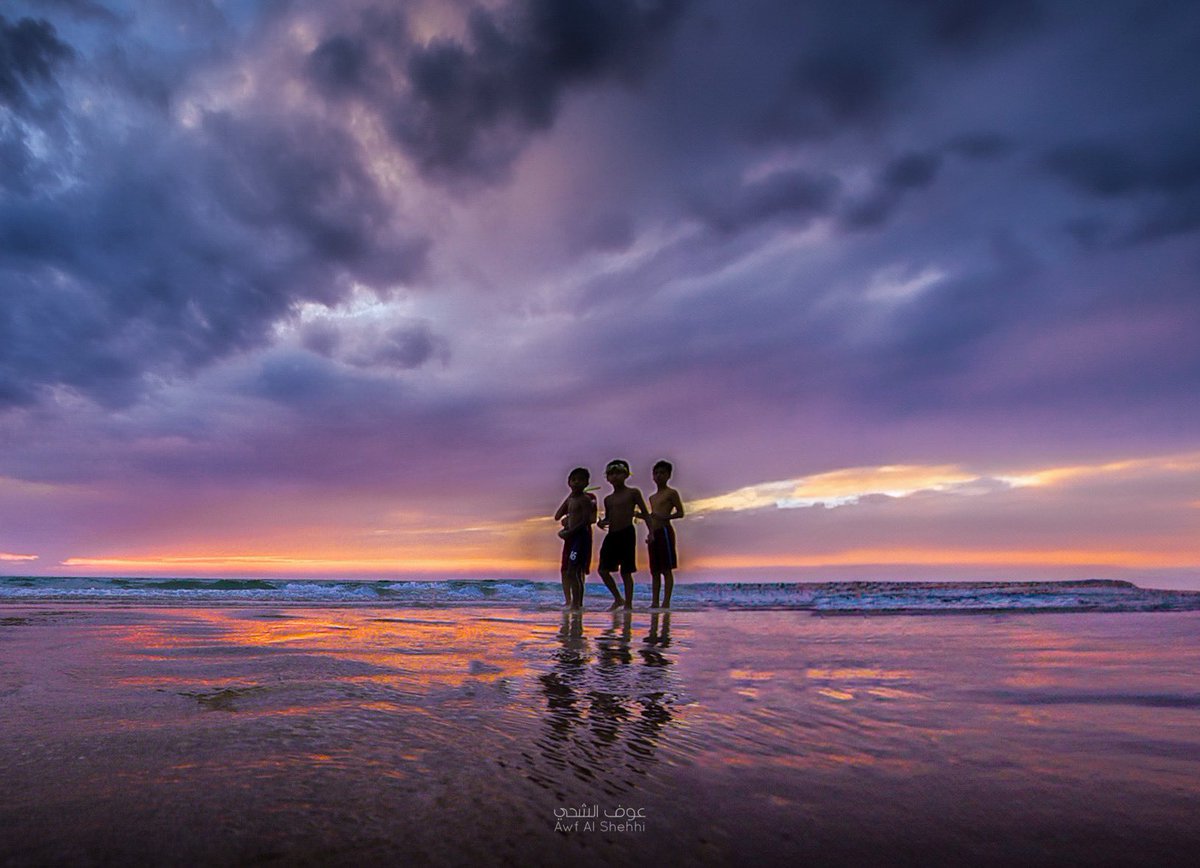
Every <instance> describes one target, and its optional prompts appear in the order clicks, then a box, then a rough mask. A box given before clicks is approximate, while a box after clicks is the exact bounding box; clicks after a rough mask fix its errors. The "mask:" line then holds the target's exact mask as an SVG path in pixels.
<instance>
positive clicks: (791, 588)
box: [0, 576, 1200, 615]
mask: <svg viewBox="0 0 1200 868" xmlns="http://www.w3.org/2000/svg"><path fill="white" fill-rule="evenodd" d="M647 596H648V589H647V588H645V587H642V586H639V588H638V594H637V596H635V604H637V605H638V606H642V605H644V604H646V603H648V602H649V600H648V599H644V597H647ZM586 600H587V602H590V603H593V604H597V605H603V604H605V603H607V601H608V594H607V591H605V589H604V587H603V586H602V585H600V584H599V583H594V582H593V583H589V584H588V588H587V595H586ZM42 601H45V602H49V601H73V602H123V603H130V604H136V603H147V604H177V605H189V604H198V605H210V604H221V603H229V604H252V603H262V604H293V603H294V604H301V603H311V604H323V605H328V604H335V605H361V604H370V605H381V606H396V607H402V606H426V607H453V606H466V605H489V604H498V605H508V606H514V605H515V606H521V607H528V608H557V607H558V606H560V605H561V602H562V587H561V585H560V583H559V582H536V581H526V580H518V579H475V580H452V581H399V580H396V581H350V580H343V581H327V580H317V579H200V578H181V579H136V578H95V577H57V578H44V577H28V576H10V577H4V578H0V602H42ZM672 607H673V608H675V609H681V610H687V609H728V610H740V609H795V610H798V611H809V612H815V613H822V614H831V615H833V614H905V613H911V614H916V613H929V614H938V613H970V612H1150V611H1195V610H1200V592H1197V591H1167V590H1155V589H1149V588H1141V587H1138V586H1137V585H1135V584H1133V583H1131V582H1121V581H1109V580H1090V581H1069V582H957V583H956V582H825V583H809V582H775V583H771V582H764V583H750V582H744V583H743V582H728V583H721V582H707V583H695V584H676V586H675V591H674V598H673V600H672Z"/></svg>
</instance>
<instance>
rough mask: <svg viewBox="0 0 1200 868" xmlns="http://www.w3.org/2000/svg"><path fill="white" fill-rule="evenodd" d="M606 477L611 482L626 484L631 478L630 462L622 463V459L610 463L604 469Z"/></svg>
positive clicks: (615, 459)
mask: <svg viewBox="0 0 1200 868" xmlns="http://www.w3.org/2000/svg"><path fill="white" fill-rule="evenodd" d="M604 477H605V478H606V479H607V480H608V481H609V482H614V481H616V480H620V481H621V482H624V481H625V480H626V479H628V478H629V462H628V461H622V460H621V459H620V458H614V459H613V460H612V461H610V462H608V465H607V466H606V467H605V468H604Z"/></svg>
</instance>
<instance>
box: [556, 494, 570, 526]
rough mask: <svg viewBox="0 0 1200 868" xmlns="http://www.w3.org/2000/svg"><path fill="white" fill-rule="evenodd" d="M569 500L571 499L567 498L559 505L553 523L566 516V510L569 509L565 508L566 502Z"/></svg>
mask: <svg viewBox="0 0 1200 868" xmlns="http://www.w3.org/2000/svg"><path fill="white" fill-rule="evenodd" d="M570 499H571V498H569V497H568V498H567V499H566V500H564V501H563V502H562V505H561V506H559V508H558V511H557V512H555V513H554V520H555V521H558V520H559V519H560V518H562V517H563V516H564V515H566V514H567V510H568V508H569V507H568V506H567V501H569V500H570Z"/></svg>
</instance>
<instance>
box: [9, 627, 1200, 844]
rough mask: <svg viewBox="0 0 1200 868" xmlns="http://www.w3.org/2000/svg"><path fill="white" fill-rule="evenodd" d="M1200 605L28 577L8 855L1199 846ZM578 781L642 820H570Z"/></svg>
mask: <svg viewBox="0 0 1200 868" xmlns="http://www.w3.org/2000/svg"><path fill="white" fill-rule="evenodd" d="M672 618H673V619H674V622H673V623H672ZM1197 635H1200V614H1197V613H1184V614H1177V615H1150V614H1147V615H1139V614H1124V615H1111V616H1109V615H1038V616H1026V617H1003V618H993V617H921V616H916V617H906V618H813V617H808V616H804V615H798V614H797V613H794V612H754V613H741V612H728V611H714V612H678V611H677V612H675V613H674V615H672V614H670V613H657V612H655V613H646V612H641V611H635V612H633V613H632V615H630V613H627V612H617V613H615V614H607V613H605V614H602V613H598V612H587V613H582V614H580V613H571V614H567V615H563V616H561V617H560V615H559V614H558V613H553V614H550V613H547V612H544V611H522V610H516V609H503V608H499V607H493V608H484V607H480V608H477V609H459V610H455V611H453V612H447V611H430V610H417V609H398V608H392V609H386V610H383V609H379V608H367V607H363V608H359V609H352V608H341V609H331V608H330V609H322V608H319V607H311V608H309V607H304V608H301V607H288V608H286V609H284V608H281V607H274V608H271V609H262V608H258V609H236V608H226V609H165V608H164V609H140V610H139V609H124V608H110V609H105V608H100V607H80V608H79V609H77V610H74V611H72V612H68V613H65V614H61V613H47V612H42V611H41V610H39V609H36V608H35V607H31V608H30V609H29V610H28V611H27V610H24V609H21V610H18V609H13V610H11V611H10V612H6V613H5V617H4V620H3V621H2V622H0V701H2V703H3V706H2V711H3V713H2V714H0V779H2V780H4V782H5V786H4V790H3V792H4V797H3V798H2V799H0V829H3V830H4V834H3V835H0V863H9V862H11V863H14V864H124V863H126V862H129V863H133V862H141V861H149V862H157V863H159V864H181V863H189V864H208V863H219V864H252V863H256V862H272V861H274V862H277V863H279V862H282V863H284V864H312V863H314V862H321V863H322V864H324V863H325V862H328V863H331V864H354V865H359V864H398V863H399V862H400V861H412V862H416V863H418V864H423V863H438V864H451V863H454V864H457V863H470V864H496V863H501V864H518V863H535V864H540V863H543V862H544V863H551V862H556V861H562V860H563V859H566V858H570V859H572V860H573V864H576V865H580V866H590V865H608V864H623V863H624V862H629V861H632V860H635V859H637V860H639V861H648V862H655V861H660V862H666V863H672V864H677V863H682V862H688V863H689V864H690V863H692V862H694V863H696V864H724V863H729V862H753V861H755V860H757V861H762V862H764V863H771V862H773V861H778V859H779V855H780V854H786V855H789V856H791V857H792V861H793V862H796V863H797V864H801V863H808V864H828V863H831V862H835V863H841V864H878V863H880V862H881V861H882V862H884V863H886V862H887V861H889V859H891V860H892V861H900V862H902V863H906V864H924V863H926V862H940V863H942V864H950V863H953V864H964V865H966V864H969V865H977V864H1006V863H1007V862H1021V863H1030V862H1039V861H1040V862H1042V863H1049V862H1053V861H1055V860H1056V859H1057V861H1059V862H1068V863H1070V862H1074V863H1076V864H1084V863H1096V862H1105V861H1107V863H1108V864H1134V863H1140V864H1155V865H1160V864H1173V863H1172V859H1173V858H1174V857H1175V856H1176V855H1179V854H1185V855H1187V856H1188V857H1191V856H1193V855H1194V853H1195V852H1196V850H1198V849H1200V827H1197V826H1196V824H1195V823H1194V817H1195V816H1196V814H1197V812H1198V811H1200V785H1197V783H1196V781H1197V780H1200V736H1198V735H1197V733H1200V693H1198V692H1197V690H1196V687H1195V678H1194V675H1195V672H1196V671H1197V670H1198V669H1200V643H1197V642H1196V641H1195V638H1196V636H1197ZM579 803H585V804H589V805H595V804H599V805H601V807H602V808H605V809H610V808H616V807H617V806H618V805H624V806H626V807H629V806H634V807H636V808H638V809H639V810H640V811H644V815H645V817H646V825H647V833H646V834H645V835H644V836H641V837H639V838H636V839H613V838H610V839H605V838H602V837H600V836H599V835H598V834H597V836H595V837H593V838H582V837H573V838H569V839H566V838H563V837H561V836H560V835H557V834H556V833H555V832H554V813H553V812H554V810H555V809H556V808H561V807H563V806H565V805H572V806H573V805H576V804H579ZM602 816H603V814H602ZM147 854H148V855H147ZM881 854H885V855H887V854H891V855H889V856H887V858H881ZM893 857H894V858H893ZM925 857H930V858H928V859H926V858H925Z"/></svg>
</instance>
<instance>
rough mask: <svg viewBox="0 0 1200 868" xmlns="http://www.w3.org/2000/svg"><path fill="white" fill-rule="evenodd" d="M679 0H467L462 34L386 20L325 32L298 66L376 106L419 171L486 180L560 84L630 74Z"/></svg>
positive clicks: (655, 47) (651, 51)
mask: <svg viewBox="0 0 1200 868" xmlns="http://www.w3.org/2000/svg"><path fill="white" fill-rule="evenodd" d="M686 5H687V4H686V0H652V2H637V0H579V2H575V3H561V2H558V0H523V2H520V3H516V4H514V5H513V7H512V8H508V9H504V10H501V11H498V12H492V11H489V10H486V9H484V8H475V9H473V10H472V11H471V13H470V15H469V19H468V28H467V29H468V35H467V37H466V39H465V40H463V41H459V40H455V39H449V38H440V39H436V40H434V41H433V42H431V43H429V44H426V45H418V44H413V43H411V41H410V40H409V39H408V37H406V36H405V35H404V30H403V27H402V26H401V25H396V24H393V25H391V26H390V27H388V28H384V29H383V30H380V29H379V28H376V27H371V28H370V29H365V28H364V30H362V31H361V32H358V33H337V34H334V35H331V36H330V37H328V38H327V39H326V40H325V41H324V42H323V43H322V44H321V45H319V46H318V47H317V48H316V49H315V50H314V52H313V54H312V56H311V57H310V62H309V72H310V75H311V76H312V77H313V79H314V80H315V81H316V82H317V83H318V85H319V86H320V87H321V89H322V90H323V92H324V93H326V95H328V96H330V97H332V98H346V97H348V96H351V95H353V96H356V97H357V98H359V99H361V100H363V101H364V102H365V103H366V104H367V105H369V106H371V107H372V108H373V109H374V110H375V111H377V112H378V113H379V114H380V116H382V117H383V118H385V120H386V123H387V125H388V127H389V129H390V131H391V133H392V135H393V136H394V137H395V140H396V141H397V142H398V143H399V144H400V145H401V146H402V147H403V148H404V149H405V150H406V151H407V152H408V153H409V154H410V155H411V156H412V157H413V159H414V160H415V161H416V162H417V164H418V165H419V166H420V168H421V170H422V171H423V172H424V173H426V174H427V175H429V176H431V177H438V178H442V179H453V178H456V177H461V176H465V177H468V178H474V179H482V180H493V181H494V180H497V179H499V178H502V177H503V176H504V175H505V173H506V171H507V169H508V168H509V166H510V164H511V163H512V161H513V160H514V159H515V158H516V156H517V155H518V154H519V153H520V151H521V149H522V147H523V146H524V144H525V142H526V141H527V139H528V137H529V136H530V135H531V134H533V133H536V132H538V131H543V130H546V129H548V128H549V127H550V126H551V125H552V124H553V122H554V119H555V116H556V114H557V111H558V108H559V103H560V100H561V97H562V94H563V92H564V91H565V89H566V88H568V87H570V86H572V85H575V84H580V83H584V82H587V81H599V80H604V79H607V78H614V79H619V80H624V81H631V80H634V79H636V77H637V76H638V75H639V74H640V73H641V72H642V71H643V70H644V69H645V67H646V66H647V64H648V63H649V62H650V61H651V60H652V59H653V58H654V56H655V55H656V54H657V53H658V52H659V51H660V50H661V46H662V43H663V41H664V39H665V38H666V37H667V36H668V35H669V33H670V32H671V31H672V29H673V28H674V26H675V24H676V22H677V20H678V19H679V18H680V15H681V12H682V11H683V9H684V8H685V6H686ZM377 19H378V16H370V17H368V18H367V19H366V21H367V23H368V24H371V23H374V22H375V21H376V20H377ZM380 82H390V83H404V85H405V86H404V87H403V88H393V87H387V86H386V85H385V86H384V87H380V85H379V83H380Z"/></svg>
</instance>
